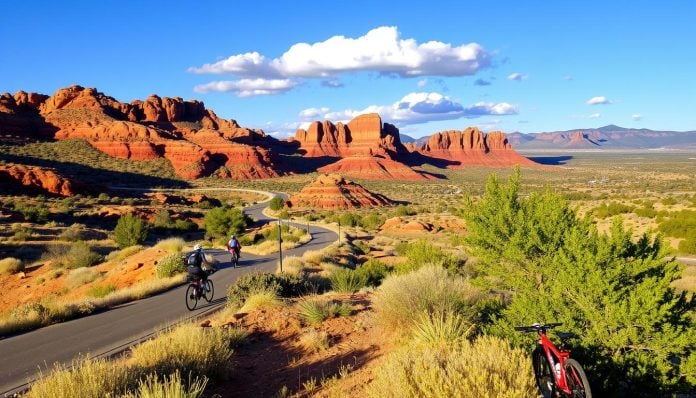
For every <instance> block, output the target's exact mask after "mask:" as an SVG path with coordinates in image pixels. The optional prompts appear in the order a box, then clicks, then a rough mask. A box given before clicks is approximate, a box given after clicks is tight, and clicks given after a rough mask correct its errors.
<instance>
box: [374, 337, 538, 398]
mask: <svg viewBox="0 0 696 398" xmlns="http://www.w3.org/2000/svg"><path fill="white" fill-rule="evenodd" d="M367 395H368V396H369V397H375V398H392V397H393V398H420V397H438V398H445V397H462V396H466V397H480V398H488V397H490V398H498V397H509V398H518V397H519V398H527V397H536V396H538V395H539V393H538V391H537V387H536V382H535V380H534V374H533V372H532V365H531V361H530V359H529V353H528V352H526V351H525V350H520V349H515V348H511V347H510V346H509V345H508V343H506V342H505V341H504V340H501V339H497V338H494V337H481V338H479V339H477V340H476V341H474V342H473V343H469V342H468V341H462V342H461V343H458V344H454V345H445V346H442V345H427V344H414V345H408V346H406V347H403V348H401V349H399V350H397V351H395V352H393V353H391V354H389V355H388V356H387V357H386V358H385V361H384V362H383V363H382V364H381V366H379V367H377V368H375V372H374V379H373V381H372V382H371V383H370V384H369V386H368V388H367Z"/></svg>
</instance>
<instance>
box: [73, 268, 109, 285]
mask: <svg viewBox="0 0 696 398" xmlns="http://www.w3.org/2000/svg"><path fill="white" fill-rule="evenodd" d="M100 276H101V274H100V273H99V271H97V270H96V269H94V268H77V269H73V270H71V271H70V273H69V274H68V276H67V278H66V279H65V285H66V286H67V287H68V288H70V289H75V288H77V287H80V286H82V285H85V284H87V283H90V282H94V281H95V280H97V279H99V277H100Z"/></svg>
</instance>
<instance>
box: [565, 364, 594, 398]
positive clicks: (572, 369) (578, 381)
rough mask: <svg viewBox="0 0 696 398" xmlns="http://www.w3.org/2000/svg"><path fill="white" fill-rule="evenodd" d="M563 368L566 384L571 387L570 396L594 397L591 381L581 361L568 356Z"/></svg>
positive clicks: (578, 397)
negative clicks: (588, 379)
mask: <svg viewBox="0 0 696 398" xmlns="http://www.w3.org/2000/svg"><path fill="white" fill-rule="evenodd" d="M563 369H564V370H565V376H566V384H567V385H568V389H570V395H569V396H570V397H572V398H592V391H590V383H589V382H588V381H587V375H586V374H585V371H584V370H583V369H582V366H581V365H580V363H579V362H578V361H576V360H574V359H572V358H568V359H566V361H565V362H564V363H563Z"/></svg>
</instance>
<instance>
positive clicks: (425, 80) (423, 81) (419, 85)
mask: <svg viewBox="0 0 696 398" xmlns="http://www.w3.org/2000/svg"><path fill="white" fill-rule="evenodd" d="M427 84H428V79H422V80H418V83H416V86H418V88H423V87H425V86H426V85H427Z"/></svg>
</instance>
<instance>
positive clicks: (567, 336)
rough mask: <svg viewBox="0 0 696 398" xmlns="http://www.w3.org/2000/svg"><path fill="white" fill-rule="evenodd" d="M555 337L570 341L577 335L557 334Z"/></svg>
mask: <svg viewBox="0 0 696 398" xmlns="http://www.w3.org/2000/svg"><path fill="white" fill-rule="evenodd" d="M556 336H558V338H559V339H561V340H568V339H571V338H573V337H575V336H577V335H576V334H575V333H571V332H558V333H556Z"/></svg>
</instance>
